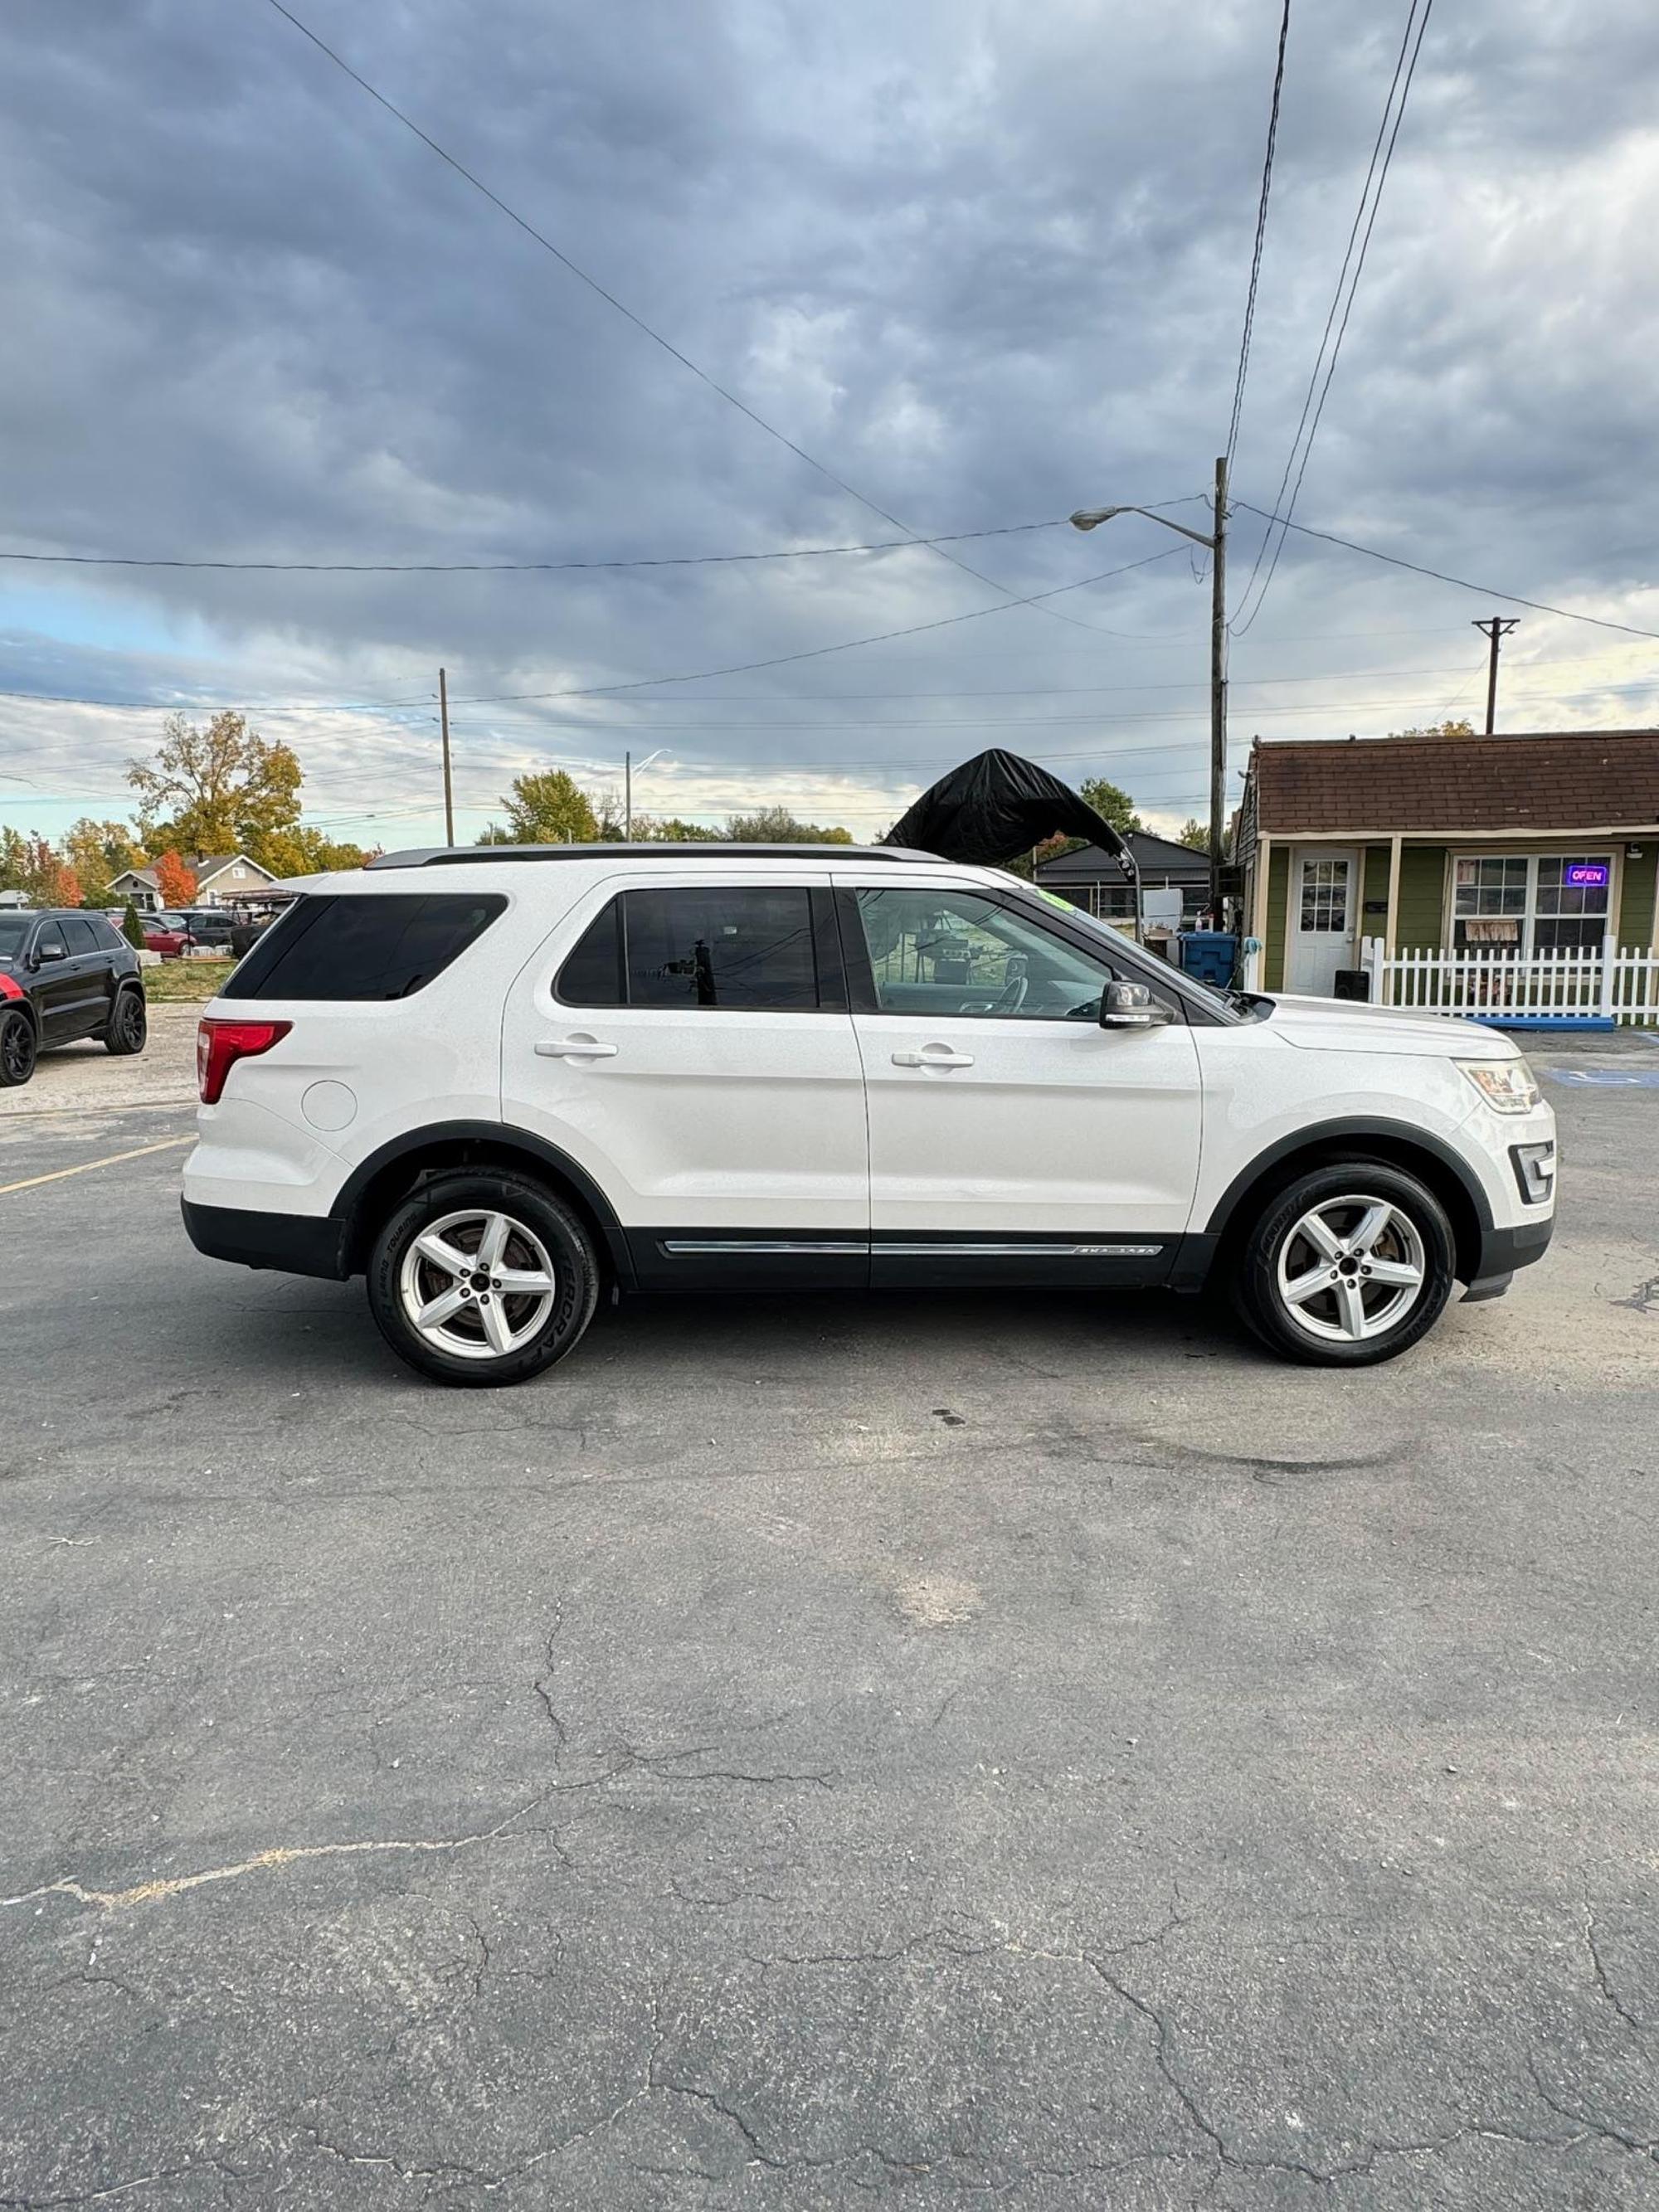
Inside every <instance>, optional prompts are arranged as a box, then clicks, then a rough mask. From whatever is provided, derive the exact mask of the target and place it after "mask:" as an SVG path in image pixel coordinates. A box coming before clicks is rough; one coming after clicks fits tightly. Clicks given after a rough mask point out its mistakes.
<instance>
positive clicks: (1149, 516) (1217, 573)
mask: <svg viewBox="0 0 1659 2212" xmlns="http://www.w3.org/2000/svg"><path fill="white" fill-rule="evenodd" d="M1120 514H1144V515H1145V516H1146V520H1147V521H1148V522H1161V523H1162V524H1163V526H1164V528H1165V529H1166V530H1173V531H1175V532H1177V533H1178V534H1179V535H1180V536H1181V537H1182V538H1191V539H1192V541H1193V543H1194V545H1201V546H1203V548H1204V549H1205V550H1206V552H1207V553H1210V554H1212V555H1213V556H1214V562H1215V566H1214V570H1213V574H1212V578H1211V585H1210V918H1211V921H1212V926H1213V927H1216V928H1219V927H1220V926H1221V842H1222V836H1223V831H1224V829H1225V824H1224V823H1223V820H1222V813H1223V809H1224V807H1225V801H1226V787H1227V679H1226V677H1225V674H1224V673H1223V663H1224V660H1225V650H1226V639H1227V463H1226V459H1225V456H1223V457H1222V458H1221V459H1218V461H1217V462H1216V465H1215V529H1214V531H1213V532H1212V533H1206V532H1204V531H1201V530H1188V527H1187V526H1186V524H1185V523H1184V522H1171V521H1170V518H1169V516H1168V515H1167V514H1157V513H1153V511H1152V508H1151V507H1079V509H1078V511H1077V513H1075V514H1074V515H1073V517H1072V527H1073V529H1074V530H1097V529H1098V528H1099V527H1100V526H1101V524H1102V523H1103V522H1110V521H1111V520H1113V518H1114V517H1115V516H1116V515H1120Z"/></svg>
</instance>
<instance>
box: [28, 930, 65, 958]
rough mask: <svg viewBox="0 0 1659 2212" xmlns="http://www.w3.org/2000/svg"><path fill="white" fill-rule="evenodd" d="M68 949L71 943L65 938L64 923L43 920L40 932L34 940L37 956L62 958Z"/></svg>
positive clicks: (35, 955) (35, 954)
mask: <svg viewBox="0 0 1659 2212" xmlns="http://www.w3.org/2000/svg"><path fill="white" fill-rule="evenodd" d="M67 951H69V945H68V944H67V942H66V941H65V939H64V925H63V923H62V922H61V921H43V922H42V923H41V925H40V935H39V936H38V937H37V938H36V939H35V940H34V957H35V958H36V959H37V960H61V959H62V958H63V957H64V954H65V953H66V952H67Z"/></svg>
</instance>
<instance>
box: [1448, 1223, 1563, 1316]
mask: <svg viewBox="0 0 1659 2212" xmlns="http://www.w3.org/2000/svg"><path fill="white" fill-rule="evenodd" d="M1554 1233H1555V1216H1554V1214H1553V1213H1550V1214H1547V1216H1546V1217H1545V1218H1544V1219H1543V1220H1542V1221H1523V1222H1522V1223H1520V1224H1519V1225H1518V1226H1516V1228H1514V1229H1486V1230H1483V1231H1481V1235H1480V1258H1479V1259H1478V1260H1477V1261H1476V1262H1475V1269H1474V1279H1472V1280H1471V1282H1470V1284H1469V1286H1468V1289H1467V1290H1466V1291H1464V1293H1463V1297H1464V1301H1465V1303H1466V1304H1467V1302H1468V1300H1470V1299H1471V1298H1473V1299H1475V1300H1477V1301H1478V1300H1480V1299H1481V1298H1501V1297H1503V1295H1504V1291H1506V1290H1508V1288H1509V1286H1510V1281H1511V1280H1512V1279H1513V1277H1514V1274H1515V1271H1516V1268H1517V1267H1531V1266H1532V1264H1533V1262H1534V1261H1536V1260H1541V1259H1542V1258H1543V1256H1544V1255H1545V1253H1546V1252H1547V1251H1548V1249H1549V1243H1550V1238H1551V1237H1553V1235H1554Z"/></svg>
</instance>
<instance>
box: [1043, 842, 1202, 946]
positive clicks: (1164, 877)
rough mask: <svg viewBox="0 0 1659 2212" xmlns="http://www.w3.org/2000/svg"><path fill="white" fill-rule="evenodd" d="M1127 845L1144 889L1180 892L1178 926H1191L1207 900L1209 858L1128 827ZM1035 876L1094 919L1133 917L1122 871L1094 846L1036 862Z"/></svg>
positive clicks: (1130, 895)
mask: <svg viewBox="0 0 1659 2212" xmlns="http://www.w3.org/2000/svg"><path fill="white" fill-rule="evenodd" d="M1127 843H1128V847H1129V850H1130V851H1131V852H1132V853H1133V854H1134V856H1135V863H1136V866H1138V867H1139V870H1140V888H1141V890H1142V891H1143V892H1146V891H1155V890H1179V892H1180V893H1181V924H1182V928H1183V929H1190V928H1191V927H1193V925H1194V922H1195V921H1197V919H1198V916H1199V914H1200V911H1201V910H1202V909H1203V908H1206V907H1207V906H1208V904H1209V902H1210V856H1209V854H1207V853H1195V852H1194V850H1193V848H1192V847H1191V846H1190V845H1175V844H1171V843H1170V840H1169V839H1168V838H1167V837H1154V836H1152V835H1151V834H1150V833H1149V832H1148V831H1146V830H1144V829H1132V830H1131V831H1130V832H1129V836H1128V839H1127ZM1036 879H1037V881H1038V883H1039V884H1041V885H1042V888H1043V890H1046V891H1057V892H1058V893H1059V895H1060V897H1061V898H1064V899H1070V901H1071V902H1072V904H1073V906H1080V907H1082V908H1084V910H1085V912H1086V913H1089V914H1091V915H1094V916H1095V918H1096V920H1097V921H1115V922H1119V923H1126V922H1130V921H1133V919H1134V893H1133V890H1131V889H1130V887H1129V885H1128V884H1127V883H1126V882H1125V880H1124V877H1123V871H1122V870H1121V868H1120V867H1119V866H1118V864H1117V862H1116V861H1115V860H1113V859H1112V857H1111V856H1110V854H1107V853H1103V852H1102V851H1101V849H1100V848H1099V846H1098V845H1084V846H1082V847H1080V848H1079V850H1078V851H1076V852H1075V853H1062V854H1060V856H1059V857H1058V859H1056V860H1040V861H1039V862H1038V863H1037V872H1036Z"/></svg>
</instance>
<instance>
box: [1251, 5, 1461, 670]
mask: <svg viewBox="0 0 1659 2212" xmlns="http://www.w3.org/2000/svg"><path fill="white" fill-rule="evenodd" d="M1418 5H1419V0H1411V8H1410V10H1409V12H1408V14H1407V17H1406V29H1405V33H1404V35H1403V37H1402V38H1401V41H1400V52H1399V53H1398V55H1397V56H1396V57H1395V64H1394V76H1393V77H1392V78H1391V79H1390V81H1389V96H1388V98H1387V99H1386V100H1384V101H1383V119H1382V121H1381V122H1380V123H1379V124H1378V125H1377V126H1376V141H1375V143H1373V145H1372V147H1371V158H1370V162H1369V163H1368V165H1367V167H1366V170H1365V181H1364V184H1363V185H1361V187H1360V191H1359V205H1358V207H1357V208H1356V209H1355V210H1354V218H1353V223H1352V228H1350V230H1349V232H1348V243H1347V246H1346V248H1345V249H1344V252H1343V255H1342V266H1341V268H1340V270H1338V271H1337V277H1336V289H1335V290H1334V292H1333V294H1332V295H1331V304H1330V308H1329V311H1328V313H1327V315H1326V317H1325V328H1324V330H1323V331H1322V333H1321V335H1320V340H1319V350H1318V352H1317V353H1316V355H1315V356H1314V366H1313V374H1312V375H1311V376H1310V378H1309V380H1308V389H1307V391H1306V392H1305V393H1304V395H1303V400H1302V413H1301V415H1300V416H1299V417H1298V419H1297V426H1296V435H1295V437H1294V438H1292V439H1291V450H1290V452H1289V453H1288V454H1287V455H1286V456H1285V471H1284V474H1283V475H1282V476H1281V477H1280V478H1279V489H1278V491H1277V492H1276V493H1275V494H1274V495H1273V507H1274V509H1275V512H1282V513H1283V514H1284V515H1285V517H1286V518H1288V516H1289V515H1291V513H1294V512H1295V508H1296V502H1297V497H1298V496H1299V495H1300V493H1301V490H1302V479H1303V477H1304V476H1305V475H1306V474H1307V469H1308V459H1309V456H1310V454H1311V453H1312V452H1313V445H1314V440H1315V438H1316V436H1317V435H1318V432H1319V422H1320V417H1321V416H1322V415H1323V413H1324V411H1325V399H1326V395H1327V394H1328V392H1329V391H1330V388H1331V379H1332V377H1333V376H1334V374H1336V362H1337V356H1338V355H1339V354H1340V352H1341V350H1342V340H1343V337H1344V335H1345V334H1346V331H1347V327H1348V317H1349V315H1350V314H1351V313H1352V311H1353V302H1354V295H1355V293H1356V292H1357V291H1358V289H1359V278H1360V275H1361V272H1362V271H1363V270H1364V265H1365V256H1366V254H1367V252H1369V251H1370V242H1371V231H1372V228H1373V227H1374V225H1375V224H1376V210H1377V209H1378V208H1379V207H1380V206H1381V205H1382V204H1383V185H1384V184H1385V183H1386V181H1387V179H1388V173H1389V167H1390V165H1391V164H1392V162H1393V161H1394V149H1395V140H1396V139H1398V137H1399V136H1400V126H1401V123H1402V122H1403V121H1404V120H1405V115H1406V102H1407V99H1408V98H1409V97H1410V94H1411V87H1412V78H1413V76H1415V75H1416V73H1417V57H1418V55H1419V53H1421V52H1422V50H1423V34H1424V33H1425V31H1426V30H1427V29H1428V27H1429V15H1430V11H1431V9H1432V8H1433V6H1434V0H1423V15H1422V20H1421V21H1420V23H1419V22H1418V15H1417V10H1418ZM1414 24H1416V26H1417V44H1416V46H1414V47H1412V55H1411V64H1410V66H1409V68H1407V67H1406V50H1407V47H1408V46H1411V38H1412V29H1413V25H1414ZM1401 70H1404V71H1405V82H1404V84H1403V86H1402V85H1401ZM1396 90H1398V92H1399V94H1400V104H1399V107H1398V110H1397V112H1396V111H1395V92H1396ZM1390 115H1392V116H1393V125H1394V127H1393V131H1392V134H1390V133H1389V118H1390ZM1384 137H1387V138H1388V151H1387V153H1386V154H1384V153H1383V139H1384ZM1379 158H1380V159H1381V162H1382V166H1381V168H1380V169H1379V167H1378V161H1379ZM1373 178H1375V179H1376V191H1375V194H1373V193H1372V190H1371V185H1372V179H1373ZM1368 200H1369V201H1370V216H1369V219H1367V218H1366V203H1367V201H1368ZM1361 222H1364V229H1365V234H1364V241H1363V243H1361V244H1360V246H1359V254H1358V260H1355V259H1354V246H1355V243H1356V241H1357V240H1358V239H1359V230H1360V224H1361ZM1351 263H1352V270H1353V275H1352V281H1351V282H1350V281H1349V275H1348V271H1349V266H1350V264H1351ZM1345 284H1346V286H1347V301H1346V306H1344V305H1343V304H1342V297H1343V288H1344V285H1345ZM1339 307H1340V308H1341V317H1342V319H1341V325H1340V328H1339V329H1338V330H1337V332H1336V341H1335V343H1334V345H1332V346H1331V352H1330V359H1329V362H1328V365H1325V380H1324V383H1323V385H1322V386H1320V381H1319V377H1320V369H1321V367H1322V365H1324V364H1325V349H1326V346H1327V344H1328V343H1330V339H1331V331H1332V326H1333V325H1334V323H1335V322H1336V318H1337V311H1338V308H1339ZM1316 386H1317V387H1318V389H1319V397H1318V402H1317V404H1315V400H1314V393H1315V389H1316ZM1310 410H1311V413H1312V422H1311V424H1310V422H1309V416H1310ZM1304 430H1305V431H1306V434H1307V436H1306V443H1305V445H1304V442H1303V434H1304ZM1298 447H1301V448H1302V459H1301V465H1300V467H1299V468H1297V448H1298ZM1293 468H1294V469H1297V477H1296V485H1295V489H1294V490H1292V491H1291V496H1290V504H1289V506H1288V507H1286V505H1285V489H1286V487H1287V486H1288V485H1289V483H1290V480H1291V470H1292V469H1293ZM1272 538H1273V532H1272V531H1271V530H1269V532H1268V533H1267V537H1266V538H1263V540H1262V542H1261V546H1260V547H1259V548H1258V549H1257V552H1256V556H1255V562H1254V563H1253V565H1252V567H1251V569H1250V574H1249V579H1248V580H1247V581H1246V583H1245V586H1244V591H1243V598H1242V599H1241V600H1240V602H1239V606H1240V612H1241V614H1243V607H1244V605H1245V603H1246V602H1247V601H1248V600H1249V596H1250V592H1251V588H1252V586H1254V585H1255V580H1256V577H1257V575H1258V574H1260V571H1261V563H1262V560H1263V557H1264V556H1265V555H1266V553H1267V546H1268V544H1269V542H1270V541H1271V539H1272ZM1284 547H1285V532H1284V530H1283V529H1281V530H1280V532H1279V542H1278V545H1277V547H1276V549H1275V550H1274V553H1273V564H1272V566H1271V567H1270V568H1269V569H1268V571H1267V578H1266V580H1265V581H1264V582H1263V584H1262V586H1261V591H1260V592H1259V593H1258V594H1257V597H1256V602H1255V606H1254V607H1253V608H1252V609H1251V610H1250V612H1249V614H1248V615H1246V616H1244V617H1243V620H1242V621H1238V622H1235V623H1232V624H1231V625H1230V627H1231V630H1232V633H1233V635H1235V636H1236V637H1242V636H1243V635H1244V633H1245V631H1246V630H1248V629H1249V627H1250V625H1251V623H1253V622H1254V621H1255V618H1256V617H1257V615H1259V614H1260V613H1261V604H1262V601H1263V600H1264V599H1266V598H1267V592H1268V587H1269V586H1271V584H1272V582H1273V576H1274V574H1275V572H1276V571H1277V569H1278V567H1279V555H1280V554H1281V553H1282V552H1283V550H1284Z"/></svg>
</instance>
